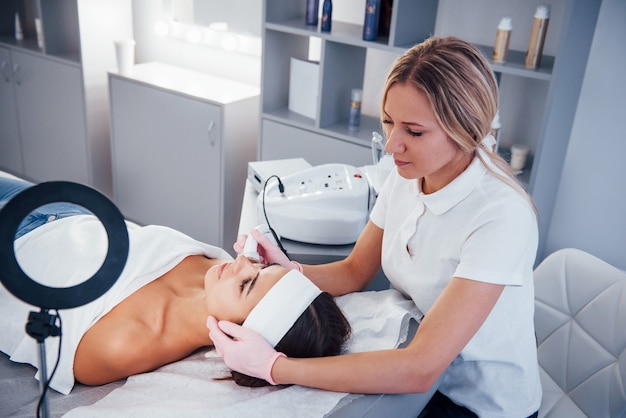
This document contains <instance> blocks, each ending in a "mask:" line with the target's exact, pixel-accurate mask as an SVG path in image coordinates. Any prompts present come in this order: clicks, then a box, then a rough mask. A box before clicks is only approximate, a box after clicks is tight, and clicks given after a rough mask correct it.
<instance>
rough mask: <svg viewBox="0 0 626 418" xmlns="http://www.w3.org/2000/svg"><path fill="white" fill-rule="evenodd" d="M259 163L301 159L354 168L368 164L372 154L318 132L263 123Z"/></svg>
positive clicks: (315, 163)
mask: <svg viewBox="0 0 626 418" xmlns="http://www.w3.org/2000/svg"><path fill="white" fill-rule="evenodd" d="M262 138H263V143H262V145H261V160H278V159H282V158H299V157H302V158H304V159H305V160H307V161H308V162H309V163H310V164H312V165H320V164H328V163H342V164H350V165H353V166H355V167H359V166H362V165H367V164H372V151H371V148H369V147H364V146H363V147H362V146H359V145H356V144H352V143H349V142H345V141H341V140H338V139H335V138H332V137H328V136H325V135H320V134H318V133H314V132H310V131H305V130H303V129H298V128H294V127H291V126H288V125H283V124H282V123H276V122H273V121H268V120H264V121H263V132H262Z"/></svg>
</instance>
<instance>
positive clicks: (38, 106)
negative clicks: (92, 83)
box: [10, 49, 90, 184]
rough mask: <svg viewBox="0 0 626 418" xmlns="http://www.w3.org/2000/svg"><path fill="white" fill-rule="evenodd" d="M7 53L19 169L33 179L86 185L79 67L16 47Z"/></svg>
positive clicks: (25, 175) (85, 152)
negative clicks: (18, 143)
mask: <svg viewBox="0 0 626 418" xmlns="http://www.w3.org/2000/svg"><path fill="white" fill-rule="evenodd" d="M10 55H11V63H12V81H13V90H14V92H15V95H14V98H15V109H16V113H17V120H18V126H19V133H20V143H21V153H22V162H23V164H22V169H23V171H22V173H20V174H22V175H23V176H24V177H26V178H28V179H31V180H34V181H45V180H71V181H75V182H79V183H83V184H88V183H89V180H90V177H89V172H88V161H87V143H86V141H85V107H84V101H83V85H82V81H81V80H82V76H81V71H80V67H79V66H78V65H77V64H75V63H70V62H63V61H59V60H55V59H53V58H50V57H43V56H40V55H37V54H33V53H31V52H28V51H21V50H17V49H14V50H12V51H11V53H10ZM51 80H54V82H51Z"/></svg>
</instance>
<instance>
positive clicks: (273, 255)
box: [233, 229, 302, 273]
mask: <svg viewBox="0 0 626 418" xmlns="http://www.w3.org/2000/svg"><path fill="white" fill-rule="evenodd" d="M250 235H251V236H252V238H254V240H255V241H256V242H257V244H258V250H257V251H258V253H259V256H261V260H260V261H261V262H262V263H263V264H279V265H281V266H283V267H285V268H287V269H289V270H294V269H296V270H298V271H300V272H301V273H302V266H301V265H300V264H298V263H296V262H295V261H291V260H289V258H288V257H287V256H286V255H285V253H283V252H282V251H281V250H280V248H278V247H277V246H276V245H274V243H273V242H272V241H270V239H269V238H268V237H266V236H265V235H263V234H262V233H260V232H259V231H257V230H256V229H252V230H251V231H250ZM247 237H248V236H247V235H239V237H237V242H235V244H233V248H234V249H235V251H236V252H237V254H241V252H242V251H243V247H244V245H245V243H246V239H247Z"/></svg>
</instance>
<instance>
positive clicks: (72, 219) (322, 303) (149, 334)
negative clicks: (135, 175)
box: [0, 178, 350, 394]
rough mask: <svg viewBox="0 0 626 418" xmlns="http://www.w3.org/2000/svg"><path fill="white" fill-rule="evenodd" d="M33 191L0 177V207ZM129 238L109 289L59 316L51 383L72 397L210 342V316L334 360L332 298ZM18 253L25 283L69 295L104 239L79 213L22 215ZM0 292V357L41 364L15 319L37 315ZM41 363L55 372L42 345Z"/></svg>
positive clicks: (223, 260) (342, 336) (254, 269)
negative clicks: (79, 389)
mask: <svg viewBox="0 0 626 418" xmlns="http://www.w3.org/2000/svg"><path fill="white" fill-rule="evenodd" d="M29 186H31V184H30V183H27V182H23V181H18V180H14V179H6V178H0V209H1V208H2V207H3V206H4V205H5V204H6V202H8V201H9V200H10V198H11V197H12V196H14V195H15V194H17V193H18V192H19V191H21V190H23V189H24V188H27V187H29ZM52 221H54V222H52ZM129 240H130V250H129V255H128V261H127V263H126V266H125V267H124V271H123V272H122V274H121V275H120V278H119V279H118V280H117V282H116V283H115V284H114V285H113V287H112V288H111V289H110V290H109V291H108V292H107V293H106V294H105V295H103V296H102V297H100V298H99V299H96V300H95V301H93V302H90V303H88V304H86V305H84V306H80V307H78V308H75V309H69V310H64V311H62V312H61V316H62V320H63V325H62V326H63V328H62V332H63V340H62V345H61V347H62V351H61V358H60V361H59V367H58V370H57V372H56V374H55V375H54V377H53V379H52V382H51V385H50V386H51V387H52V388H53V389H56V390H58V391H59V392H62V393H65V394H67V393H69V392H70V390H71V389H72V387H73V385H74V379H75V380H77V381H79V382H81V383H83V384H87V385H100V384H105V383H109V382H113V381H116V380H119V379H121V378H125V377H128V376H130V375H133V374H138V373H142V372H147V371H151V370H154V369H156V368H158V367H160V366H162V365H165V364H167V363H171V362H174V361H177V360H180V359H182V358H184V357H186V356H188V355H189V354H191V353H193V352H194V351H195V350H197V349H199V348H202V347H205V346H210V345H212V341H211V340H210V339H209V337H208V335H207V329H206V318H207V317H208V316H209V315H213V316H215V317H218V318H220V319H227V320H229V321H233V322H236V323H238V324H242V323H244V320H245V321H246V322H245V323H244V326H248V327H249V328H251V329H254V330H256V331H257V332H259V333H261V335H264V336H265V337H266V338H267V339H268V341H270V342H272V344H273V345H275V346H276V348H277V350H278V351H282V352H284V353H285V354H287V355H289V356H290V357H314V356H328V355H336V354H339V353H340V352H341V349H342V347H343V344H344V342H345V341H346V340H347V338H348V336H349V334H350V326H349V324H348V322H347V320H346V319H345V317H344V316H343V314H342V312H341V310H340V309H339V308H338V306H337V305H336V304H335V301H334V299H333V298H332V296H330V295H329V294H328V293H325V292H321V290H319V288H317V286H315V285H314V284H313V283H312V282H311V281H309V280H308V279H307V278H306V277H305V276H304V275H302V274H300V273H298V272H296V274H294V272H293V271H291V272H290V271H289V270H288V269H286V268H283V267H281V266H279V265H269V266H264V265H261V264H255V263H253V262H251V261H249V260H248V259H247V258H245V257H243V256H239V257H237V259H235V260H234V261H233V259H232V257H231V256H230V255H229V254H228V253H226V252H225V251H224V250H222V249H220V248H217V247H213V246H211V245H208V244H204V243H201V242H198V241H195V240H193V239H192V238H190V237H188V236H186V235H184V234H182V233H180V232H178V231H175V230H172V229H170V228H166V227H162V226H146V227H136V228H129ZM14 245H15V252H16V258H17V260H18V262H19V263H20V266H21V267H22V269H23V270H24V272H25V273H27V274H28V275H29V276H30V277H32V278H33V279H36V280H39V281H41V282H42V283H44V281H45V283H44V284H46V285H48V286H58V287H69V286H71V285H75V284H78V283H80V282H82V281H84V280H85V279H86V278H88V277H89V276H90V275H91V274H93V272H95V271H96V270H97V269H98V268H99V266H100V265H101V264H102V260H103V259H104V254H105V253H106V248H107V239H106V232H105V230H104V228H103V227H102V224H101V223H100V221H99V220H98V219H97V218H96V217H94V216H91V215H89V212H87V211H86V210H84V209H83V208H81V207H79V206H76V205H71V204H68V203H53V204H49V205H44V206H42V207H40V208H39V209H38V210H37V211H34V212H33V213H31V215H29V216H28V217H27V218H26V219H24V221H23V222H22V224H21V225H20V227H19V228H18V230H17V232H16V240H15V244H14ZM85 249H87V250H85ZM87 252H88V253H87ZM87 272H91V273H90V274H89V275H88V274H87ZM41 279H45V280H41ZM48 281H50V282H48ZM52 282H53V283H52ZM0 289H1V290H0V327H1V328H0V329H1V330H3V331H4V330H5V328H6V327H13V328H14V329H13V330H12V331H13V334H10V335H14V336H16V337H17V338H13V340H17V342H11V341H7V340H11V338H6V339H5V338H3V341H2V342H0V350H1V351H4V352H6V353H7V354H9V355H10V356H11V360H14V361H17V362H28V363H30V364H32V365H34V366H37V365H38V358H37V357H36V354H37V350H36V347H35V344H36V342H35V340H34V339H33V338H31V337H30V336H28V335H25V333H24V332H23V322H22V323H19V320H20V319H22V320H25V319H26V318H27V313H28V311H30V310H33V307H32V306H30V305H27V304H25V303H23V302H21V301H19V300H18V299H17V298H15V297H13V296H12V295H10V294H9V293H8V292H7V291H6V289H5V288H4V287H0ZM5 321H6V322H5ZM2 322H5V323H2ZM16 325H17V328H20V330H21V331H20V330H17V331H16V330H15V328H16ZM9 331H11V330H9ZM22 334H24V337H22V336H21V335H22ZM4 335H6V334H4ZM48 344H58V338H51V339H48V340H47V341H46V345H48ZM47 355H48V363H49V364H50V366H49V368H50V369H51V368H52V364H54V363H53V362H54V361H56V355H57V349H56V348H54V349H50V347H49V348H48V350H47ZM51 361H52V363H51ZM207 378H210V377H207ZM233 378H234V379H235V381H236V382H237V383H239V384H243V385H246V386H261V385H264V384H267V382H265V381H264V380H261V379H256V378H252V377H249V376H245V375H241V374H237V373H236V372H233Z"/></svg>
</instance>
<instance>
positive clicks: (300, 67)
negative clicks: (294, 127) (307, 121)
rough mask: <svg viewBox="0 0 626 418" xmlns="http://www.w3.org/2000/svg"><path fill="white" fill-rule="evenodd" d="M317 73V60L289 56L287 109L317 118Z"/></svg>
mask: <svg viewBox="0 0 626 418" xmlns="http://www.w3.org/2000/svg"><path fill="white" fill-rule="evenodd" d="M319 74H320V65H319V62H316V61H304V60H300V59H297V58H291V69H290V72H289V110H291V111H292V112H296V113H299V114H301V115H303V116H306V117H307V118H311V119H316V118H317V97H318V90H319Z"/></svg>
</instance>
